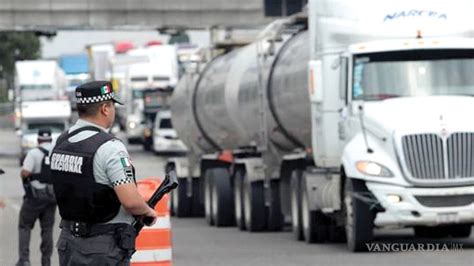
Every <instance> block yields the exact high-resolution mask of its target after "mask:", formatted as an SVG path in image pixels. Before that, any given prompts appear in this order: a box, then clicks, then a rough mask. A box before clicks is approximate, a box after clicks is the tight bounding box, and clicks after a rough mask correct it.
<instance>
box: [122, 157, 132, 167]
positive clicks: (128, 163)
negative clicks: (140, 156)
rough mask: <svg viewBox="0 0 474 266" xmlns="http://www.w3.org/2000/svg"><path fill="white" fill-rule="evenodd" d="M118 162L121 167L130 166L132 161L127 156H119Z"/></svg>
mask: <svg viewBox="0 0 474 266" xmlns="http://www.w3.org/2000/svg"><path fill="white" fill-rule="evenodd" d="M120 162H121V163H122V166H123V168H127V167H131V166H132V163H131V162H130V159H128V158H120Z"/></svg>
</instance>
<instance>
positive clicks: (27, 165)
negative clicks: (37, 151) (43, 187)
mask: <svg viewBox="0 0 474 266" xmlns="http://www.w3.org/2000/svg"><path fill="white" fill-rule="evenodd" d="M32 152H33V150H31V151H29V152H28V153H27V154H26V157H25V159H24V160H23V165H22V167H21V172H20V176H21V178H23V179H26V178H28V177H30V176H31V175H32V173H33V168H34V166H35V159H34V155H33V153H32Z"/></svg>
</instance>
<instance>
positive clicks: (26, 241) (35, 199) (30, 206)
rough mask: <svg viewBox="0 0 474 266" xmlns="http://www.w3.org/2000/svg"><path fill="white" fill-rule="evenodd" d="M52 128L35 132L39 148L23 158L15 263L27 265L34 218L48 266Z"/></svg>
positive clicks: (52, 208) (53, 204)
mask: <svg viewBox="0 0 474 266" xmlns="http://www.w3.org/2000/svg"><path fill="white" fill-rule="evenodd" d="M51 140H52V138H51V130H49V129H40V130H39V131H38V147H37V148H35V149H32V150H30V151H29V152H28V153H27V154H26V157H25V160H24V161H23V166H22V170H21V173H20V175H21V177H22V181H23V186H24V188H25V196H24V198H23V204H22V206H21V211H20V219H19V225H18V227H19V260H18V263H17V265H30V248H29V246H30V236H31V229H33V226H34V225H35V222H36V220H37V219H39V221H40V226H41V246H40V250H41V254H42V257H41V264H42V265H43V266H45V265H51V254H52V252H53V226H54V217H55V213H56V201H55V199H54V193H53V188H52V185H51V173H50V171H49V153H50V151H51V148H52V144H51Z"/></svg>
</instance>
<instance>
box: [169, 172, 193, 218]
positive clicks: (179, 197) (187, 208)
mask: <svg viewBox="0 0 474 266" xmlns="http://www.w3.org/2000/svg"><path fill="white" fill-rule="evenodd" d="M187 183H188V181H187V178H178V187H177V188H176V189H175V190H173V194H172V197H173V200H172V201H173V209H174V213H175V216H176V217H189V216H191V198H189V197H188V195H186V189H187Z"/></svg>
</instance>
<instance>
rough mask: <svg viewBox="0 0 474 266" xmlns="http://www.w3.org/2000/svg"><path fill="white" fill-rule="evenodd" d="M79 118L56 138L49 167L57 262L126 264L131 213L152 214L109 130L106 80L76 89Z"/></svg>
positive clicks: (110, 100) (111, 109)
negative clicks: (56, 219) (57, 215)
mask: <svg viewBox="0 0 474 266" xmlns="http://www.w3.org/2000/svg"><path fill="white" fill-rule="evenodd" d="M76 98H77V110H78V114H79V120H78V121H77V123H76V124H75V125H74V126H73V127H71V128H70V129H69V130H68V131H67V132H65V133H63V134H62V135H61V136H60V137H59V138H58V140H57V143H56V146H55V147H54V149H53V152H52V154H51V172H52V176H53V183H54V189H55V195H56V198H57V201H58V206H59V212H60V214H61V218H62V222H61V226H62V231H61V235H60V238H59V240H58V253H59V259H60V264H61V265H127V264H128V263H129V259H130V255H131V253H132V252H133V250H134V243H135V232H134V231H133V228H132V227H131V223H132V222H133V220H134V218H133V216H134V215H135V216H142V215H145V216H150V217H153V218H156V213H155V211H154V210H153V209H151V208H150V207H149V206H148V205H147V204H146V202H145V201H144V199H143V198H142V197H141V196H140V195H139V193H138V191H137V188H136V184H135V176H134V172H135V171H134V168H133V166H132V164H131V160H130V157H129V155H128V152H127V150H126V147H125V145H124V144H123V143H122V142H121V141H119V140H118V139H116V138H114V137H113V136H111V135H110V134H109V133H108V129H109V128H110V127H112V125H113V123H114V119H115V106H114V104H115V103H119V104H120V102H119V101H118V100H117V99H116V98H115V95H114V92H113V89H112V85H111V83H110V82H105V81H95V82H89V83H86V84H83V85H81V86H79V87H78V88H76Z"/></svg>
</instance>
